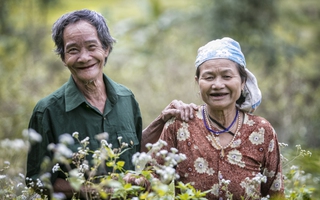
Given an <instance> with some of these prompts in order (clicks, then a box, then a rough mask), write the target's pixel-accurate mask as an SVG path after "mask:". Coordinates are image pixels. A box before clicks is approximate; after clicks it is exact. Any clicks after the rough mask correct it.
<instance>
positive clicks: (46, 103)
mask: <svg viewBox="0 0 320 200" xmlns="http://www.w3.org/2000/svg"><path fill="white" fill-rule="evenodd" d="M65 90H66V84H64V85H62V86H61V87H60V88H59V89H57V90H56V91H54V92H52V93H51V94H49V95H48V96H46V97H44V98H42V99H40V100H39V101H38V103H37V105H36V106H35V109H34V110H35V111H39V112H43V111H44V110H45V109H48V108H50V107H52V106H54V107H57V106H59V105H62V104H63V100H64V94H65Z"/></svg>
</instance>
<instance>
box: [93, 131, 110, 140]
mask: <svg viewBox="0 0 320 200" xmlns="http://www.w3.org/2000/svg"><path fill="white" fill-rule="evenodd" d="M108 138H109V133H107V132H104V133H100V134H98V135H96V136H95V139H96V140H99V141H101V140H108Z"/></svg>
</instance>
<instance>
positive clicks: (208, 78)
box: [204, 76, 213, 80]
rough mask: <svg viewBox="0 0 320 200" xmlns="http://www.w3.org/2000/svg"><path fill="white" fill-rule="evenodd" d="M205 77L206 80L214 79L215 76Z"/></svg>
mask: <svg viewBox="0 0 320 200" xmlns="http://www.w3.org/2000/svg"><path fill="white" fill-rule="evenodd" d="M204 79H206V80H213V76H207V77H204Z"/></svg>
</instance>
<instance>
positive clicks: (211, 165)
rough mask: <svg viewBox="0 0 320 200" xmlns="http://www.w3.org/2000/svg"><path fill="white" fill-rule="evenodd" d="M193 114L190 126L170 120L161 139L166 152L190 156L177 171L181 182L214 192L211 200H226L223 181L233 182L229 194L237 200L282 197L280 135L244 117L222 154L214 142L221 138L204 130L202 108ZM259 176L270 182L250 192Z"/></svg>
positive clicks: (263, 121)
mask: <svg viewBox="0 0 320 200" xmlns="http://www.w3.org/2000/svg"><path fill="white" fill-rule="evenodd" d="M194 114H195V115H194V116H196V117H195V119H193V120H191V121H189V122H182V121H179V120H176V119H175V118H172V119H171V120H169V121H168V122H167V123H166V125H165V127H164V129H163V132H162V134H161V137H160V139H161V140H164V141H166V142H167V143H168V146H166V147H165V149H167V150H168V151H170V148H171V147H174V148H176V149H178V151H179V153H183V154H185V155H186V156H187V159H186V160H184V161H183V162H181V163H179V164H178V166H177V167H176V171H177V173H178V174H179V176H180V179H178V181H182V182H183V183H191V184H192V185H193V186H194V187H195V188H196V189H198V190H201V191H206V190H209V189H213V191H212V192H210V193H208V194H207V196H206V197H207V198H208V199H227V195H226V192H225V190H224V189H223V188H222V185H223V179H224V180H229V181H230V184H229V185H228V189H227V190H228V191H229V192H230V193H231V194H232V195H233V199H234V200H235V199H241V197H248V196H250V193H252V191H256V193H257V194H258V195H259V196H260V197H264V196H267V195H270V196H272V195H274V194H283V191H284V186H283V176H282V169H281V161H280V150H279V146H278V140H277V135H276V133H275V131H274V129H273V127H272V126H271V125H270V123H269V122H268V121H267V120H266V119H264V118H262V117H259V116H255V115H251V114H247V113H245V114H244V121H243V124H242V126H241V128H240V130H239V132H238V133H237V134H236V135H235V136H234V137H235V138H234V140H233V142H232V144H230V145H229V146H228V147H227V148H225V149H224V150H223V151H222V150H221V148H220V147H219V145H217V144H216V142H215V141H214V140H213V137H218V136H214V135H212V134H211V133H210V132H209V131H208V130H207V129H206V127H205V126H204V123H203V117H202V107H201V108H199V110H198V111H195V113H194ZM159 161H160V160H159ZM259 173H261V174H263V175H265V176H266V177H267V182H266V183H262V184H257V185H256V186H255V187H253V189H250V185H246V182H245V180H246V178H247V177H248V178H250V179H252V178H254V177H255V176H256V175H257V174H259ZM219 183H220V184H219ZM249 199H254V198H249ZM257 199H260V198H257Z"/></svg>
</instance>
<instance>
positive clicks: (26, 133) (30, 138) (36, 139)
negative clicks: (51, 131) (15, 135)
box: [23, 129, 42, 144]
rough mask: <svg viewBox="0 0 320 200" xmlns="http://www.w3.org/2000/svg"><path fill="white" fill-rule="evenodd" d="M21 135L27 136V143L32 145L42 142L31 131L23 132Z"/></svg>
mask: <svg viewBox="0 0 320 200" xmlns="http://www.w3.org/2000/svg"><path fill="white" fill-rule="evenodd" d="M23 135H27V136H28V137H29V141H30V142H31V143H32V144H33V143H39V142H41V141H42V136H41V135H40V134H39V133H37V132H36V131H35V130H33V129H28V130H24V131H23Z"/></svg>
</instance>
